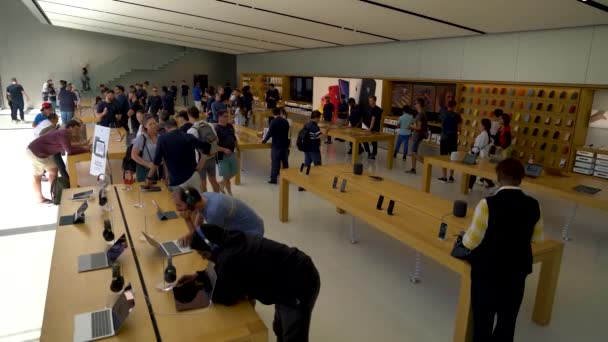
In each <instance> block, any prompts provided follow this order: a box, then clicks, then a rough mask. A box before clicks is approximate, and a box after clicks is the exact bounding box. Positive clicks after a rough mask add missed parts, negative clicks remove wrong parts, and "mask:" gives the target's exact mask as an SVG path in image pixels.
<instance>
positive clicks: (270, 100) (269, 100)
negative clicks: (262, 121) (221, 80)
mask: <svg viewBox="0 0 608 342" xmlns="http://www.w3.org/2000/svg"><path fill="white" fill-rule="evenodd" d="M228 96H230V94H228ZM265 100H266V105H267V106H268V109H272V108H276V107H277V101H279V90H278V89H275V88H274V84H272V83H270V89H268V91H267V92H266V98H265Z"/></svg>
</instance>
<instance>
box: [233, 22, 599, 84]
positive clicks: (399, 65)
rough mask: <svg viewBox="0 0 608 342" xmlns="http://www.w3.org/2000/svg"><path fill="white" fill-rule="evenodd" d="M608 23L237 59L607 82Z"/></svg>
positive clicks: (262, 69) (286, 66) (389, 73)
mask: <svg viewBox="0 0 608 342" xmlns="http://www.w3.org/2000/svg"><path fill="white" fill-rule="evenodd" d="M607 55H608V26H593V27H580V28H571V29H561V30H547V31H534V32H518V33H508V34H493V35H483V36H471V37H459V38H449V39H433V40H420V41H409V42H396V43H384V44H370V45H358V46H346V47H336V48H321V49H311V50H296V51H286V52H272V53H260V54H245V55H239V56H238V57H237V71H238V73H246V72H248V73H277V74H291V75H311V76H352V77H391V78H404V79H441V80H446V79H447V80H480V81H507V82H542V83H577V84H604V85H606V84H608V63H606V56H607Z"/></svg>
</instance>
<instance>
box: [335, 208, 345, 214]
mask: <svg viewBox="0 0 608 342" xmlns="http://www.w3.org/2000/svg"><path fill="white" fill-rule="evenodd" d="M336 212H337V213H338V214H340V215H342V214H344V213H346V211H344V209H341V208H338V207H336Z"/></svg>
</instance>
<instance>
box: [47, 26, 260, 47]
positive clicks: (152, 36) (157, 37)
mask: <svg viewBox="0 0 608 342" xmlns="http://www.w3.org/2000/svg"><path fill="white" fill-rule="evenodd" d="M53 22H57V23H66V24H72V25H79V26H85V27H92V28H95V29H102V30H108V31H114V32H122V33H129V34H135V35H140V36H144V37H151V38H156V39H166V40H171V41H176V42H182V43H188V44H195V45H199V46H205V47H210V48H215V49H222V50H229V51H234V52H236V53H250V52H249V51H242V50H236V49H230V48H227V47H223V46H215V45H210V44H199V43H194V42H189V41H187V40H179V39H173V38H167V37H159V36H154V35H151V34H145V33H139V32H131V31H123V30H117V29H111V28H107V27H101V26H97V25H88V24H81V23H74V22H71V21H67V20H58V19H54V20H53Z"/></svg>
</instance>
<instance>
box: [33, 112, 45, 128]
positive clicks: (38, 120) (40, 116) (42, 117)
mask: <svg viewBox="0 0 608 342" xmlns="http://www.w3.org/2000/svg"><path fill="white" fill-rule="evenodd" d="M46 119H47V117H46V116H45V115H44V114H42V113H38V114H37V115H36V117H35V118H34V126H38V124H39V123H41V122H42V121H44V120H46Z"/></svg>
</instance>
